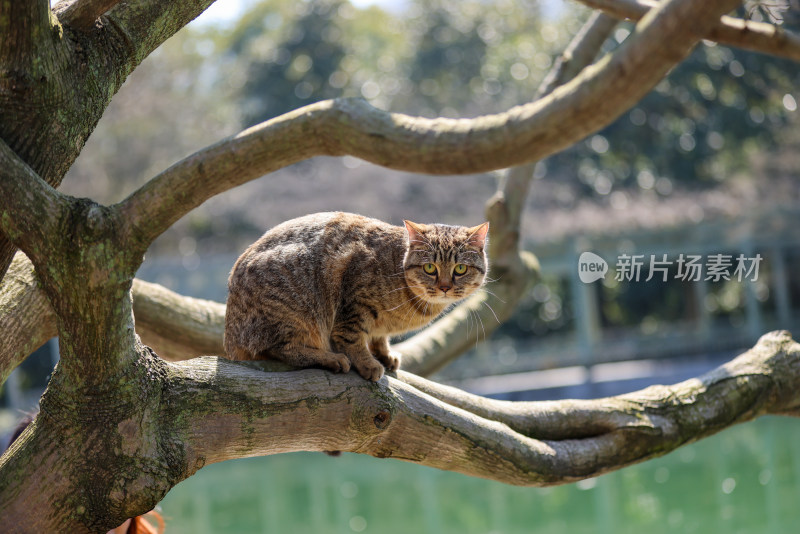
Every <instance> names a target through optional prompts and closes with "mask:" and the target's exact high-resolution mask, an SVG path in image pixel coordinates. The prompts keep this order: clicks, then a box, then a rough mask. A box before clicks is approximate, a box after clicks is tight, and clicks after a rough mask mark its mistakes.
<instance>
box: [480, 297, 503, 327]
mask: <svg viewBox="0 0 800 534" xmlns="http://www.w3.org/2000/svg"><path fill="white" fill-rule="evenodd" d="M481 304H483V305H484V306H486V307H487V308H489V311H490V312H492V315H493V316H494V320H495V321H497V324H500V319H498V318H497V314H496V313H495V312H494V309H493V308H492V307H491V306H489V303H488V302H486V301H485V300H482V301H481Z"/></svg>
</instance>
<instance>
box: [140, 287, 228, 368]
mask: <svg viewBox="0 0 800 534" xmlns="http://www.w3.org/2000/svg"><path fill="white" fill-rule="evenodd" d="M133 314H134V317H135V318H136V333H137V334H139V336H140V337H141V338H142V342H143V343H144V344H145V345H148V346H150V347H153V349H155V351H156V352H157V353H158V355H159V356H161V357H162V358H164V359H165V360H170V361H177V360H188V359H189V358H194V357H196V356H201V355H215V354H220V355H224V354H225V349H224V348H223V346H222V334H223V332H224V331H225V305H224V304H220V303H218V302H213V301H210V300H203V299H196V298H192V297H184V296H183V295H179V294H177V293H174V292H172V291H170V290H169V289H167V288H165V287H163V286H160V285H158V284H151V283H149V282H144V281H142V280H138V279H136V280H134V281H133Z"/></svg>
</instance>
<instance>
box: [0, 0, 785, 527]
mask: <svg viewBox="0 0 800 534" xmlns="http://www.w3.org/2000/svg"><path fill="white" fill-rule="evenodd" d="M588 13H589V12H588V10H587V9H585V8H583V7H582V6H580V5H577V4H575V3H562V2H559V1H555V0H549V1H537V0H517V1H512V0H497V1H493V2H483V1H473V0H466V1H462V2H458V3H455V2H445V1H443V0H425V1H422V0H405V1H400V0H398V1H390V0H387V1H383V2H369V1H365V0H360V1H358V2H348V1H346V0H342V1H339V0H303V1H298V0H292V1H289V0H267V1H255V0H253V1H244V0H240V1H234V0H220V1H219V2H217V3H216V4H214V6H212V8H211V9H210V10H209V11H208V12H207V13H205V14H204V15H203V16H201V17H200V18H199V19H198V20H197V21H195V22H194V23H193V24H191V25H190V26H189V27H187V28H186V29H184V30H183V31H181V32H180V33H179V34H177V35H176V36H175V37H173V38H172V39H170V40H169V41H168V42H167V43H166V44H165V45H164V46H162V47H161V48H160V49H159V50H157V51H156V52H155V53H154V54H152V55H151V56H150V57H149V58H148V59H146V60H145V61H144V62H143V63H142V65H141V66H140V67H139V68H137V69H136V71H135V72H134V73H133V74H132V75H131V76H130V78H129V80H128V81H127V82H126V84H125V86H124V87H123V88H122V89H121V90H120V92H119V93H118V94H117V95H116V96H115V97H114V100H113V101H112V103H111V105H110V106H109V108H108V110H107V111H106V114H105V115H104V118H103V119H102V121H101V122H100V124H99V125H98V127H97V129H96V130H95V132H94V133H93V134H92V136H91V137H90V139H89V141H88V142H87V144H86V147H85V149H84V151H83V153H82V154H81V156H80V158H79V159H78V161H77V162H76V164H75V165H74V167H73V168H72V169H71V170H70V173H69V174H68V176H67V177H66V179H65V180H64V184H63V186H62V190H63V191H65V192H67V193H70V194H73V195H76V196H86V197H91V198H93V199H95V200H97V201H99V202H103V203H114V202H118V201H120V200H121V199H123V198H124V197H125V196H127V195H128V194H130V193H131V192H132V191H134V190H135V189H136V188H137V187H139V186H141V185H142V184H143V183H144V182H146V181H147V180H148V179H150V178H151V177H153V176H154V175H155V174H157V173H158V172H160V171H161V170H163V169H165V168H166V167H168V166H169V165H170V164H172V163H174V162H175V161H177V160H179V159H181V158H182V157H185V156H187V155H189V154H191V153H192V152H194V151H196V150H198V149H201V148H203V147H204V146H206V145H208V144H210V143H213V142H215V141H217V140H219V139H221V138H223V137H225V136H227V135H231V134H234V133H236V132H238V131H240V130H242V129H243V128H246V127H248V126H251V125H254V124H257V123H259V122H262V121H264V120H267V119H269V118H271V117H275V116H277V115H280V114H282V113H284V112H287V111H290V110H292V109H295V108H297V107H300V106H303V105H305V104H309V103H312V102H315V101H318V100H321V99H326V98H335V97H339V96H357V97H362V98H365V99H367V100H369V101H370V102H371V103H372V104H373V105H375V106H376V107H379V108H383V109H387V110H391V111H397V112H402V113H407V114H411V115H421V116H426V117H434V116H446V117H475V116H478V115H481V114H486V113H493V112H498V111H502V110H505V109H508V108H509V107H512V106H514V105H516V104H521V103H524V102H527V101H529V100H530V99H531V98H532V95H534V94H535V92H536V88H537V87H538V85H539V83H540V81H541V80H542V78H543V77H544V75H545V73H546V72H547V71H548V69H549V68H550V67H551V65H552V63H553V61H554V60H555V58H556V57H557V56H558V54H560V53H561V51H562V50H563V49H564V47H565V46H566V44H567V43H568V42H569V40H570V39H571V38H572V36H573V35H574V34H575V32H576V31H577V30H578V29H579V28H580V27H581V25H582V24H583V22H584V21H585V19H586V18H587V16H588ZM740 16H742V17H749V18H751V19H753V20H764V21H767V22H772V23H775V24H781V25H783V26H784V27H787V28H793V29H795V30H797V29H798V26H800V6H799V5H798V2H797V0H792V1H791V2H777V3H770V4H768V5H767V4H764V5H762V4H755V3H754V4H748V5H747V6H746V7H745V8H744V9H743V10H742V11H741V12H740ZM631 30H632V26H631V25H630V24H629V23H620V24H619V25H618V26H617V28H616V30H615V32H614V33H613V34H612V36H611V38H609V39H608V40H607V42H606V43H605V45H604V47H603V48H604V51H612V50H613V49H614V48H615V47H617V46H619V44H620V43H622V42H623V41H624V40H625V38H626V37H627V36H628V35H629V33H630V31H631ZM798 87H800V68H798V64H797V63H793V62H791V61H788V60H781V59H776V58H772V57H768V56H764V55H760V54H756V53H751V52H746V51H742V50H738V49H732V48H726V47H722V46H716V45H713V44H711V43H707V45H706V46H699V47H698V48H697V49H696V50H695V51H694V52H693V53H692V55H691V56H690V57H689V58H688V59H687V60H686V61H684V62H683V63H682V64H680V65H679V66H678V67H677V68H675V69H674V70H673V71H672V72H671V73H670V75H669V76H668V77H667V78H666V79H665V80H664V81H662V82H661V83H660V84H659V85H658V86H657V87H656V88H655V90H653V91H652V92H651V93H650V94H649V95H648V96H647V97H645V98H644V99H643V100H642V101H641V102H639V103H638V104H637V105H636V106H635V107H634V108H632V109H631V110H630V111H628V112H627V113H625V114H624V115H623V116H622V117H620V118H619V119H618V120H617V121H616V122H615V123H613V124H612V125H610V126H609V127H607V128H605V129H604V130H602V131H600V132H598V133H596V134H594V135H591V136H590V137H588V138H587V139H585V140H584V141H582V142H580V143H578V144H577V145H575V146H573V147H572V148H570V149H568V150H566V151H564V152H562V153H560V154H558V155H556V156H553V157H551V158H549V159H547V160H546V161H544V162H541V163H540V164H539V165H538V166H537V168H536V171H535V181H534V182H533V184H532V187H531V191H530V195H529V198H528V199H527V204H526V210H525V214H524V218H523V228H522V241H523V243H522V245H523V247H524V248H525V249H527V250H530V251H532V252H534V253H535V254H536V255H537V256H538V258H539V260H540V262H541V267H542V277H541V279H540V280H538V281H536V283H535V284H532V286H531V288H530V290H529V291H528V293H527V294H526V295H525V299H524V301H523V303H522V304H521V306H520V307H519V309H518V311H517V313H516V314H515V315H514V317H513V318H512V319H511V320H510V321H508V322H507V323H506V324H504V325H503V326H502V327H501V328H500V329H499V330H498V331H497V332H495V333H494V335H492V336H491V337H488V339H487V338H486V336H485V335H484V334H483V333H482V332H481V329H480V328H479V327H477V326H476V328H475V329H474V330H473V333H472V334H471V335H474V336H475V348H474V349H473V350H472V351H470V353H468V354H467V355H465V356H464V357H462V358H461V359H459V360H458V361H457V362H455V363H454V364H452V365H450V366H449V367H447V368H446V369H444V370H442V371H441V372H439V373H438V374H437V375H436V376H434V377H433V379H435V380H439V381H442V382H445V383H450V384H454V385H457V386H459V387H463V388H465V389H467V390H469V391H473V392H476V393H479V394H484V395H491V396H494V397H498V398H505V399H511V400H521V399H526V400H528V399H555V398H565V397H598V396H604V395H612V394H618V393H622V392H625V391H632V390H635V389H639V388H641V387H645V386H647V385H649V384H653V383H671V382H675V381H679V380H683V379H686V378H689V377H692V376H696V375H698V374H700V373H702V372H704V371H706V370H708V369H711V368H713V367H714V366H716V365H718V364H719V363H721V362H723V361H726V360H728V359H730V358H731V357H733V356H734V355H736V354H738V353H739V352H741V351H742V350H743V349H746V348H748V347H750V346H752V344H753V343H754V342H755V341H756V340H757V339H758V337H759V336H760V335H761V334H763V333H765V332H767V331H769V330H774V329H779V328H782V329H788V330H794V331H795V332H797V331H800V329H797V328H794V327H795V325H797V324H798V323H800V276H799V275H798V274H797V273H798V272H799V271H800V225H799V224H798V222H800V208H798V202H797V201H798V199H799V198H800V181H798V180H797V178H798V169H800V128H798V126H800V118H799V117H798V113H797V106H798V99H800V93H799V92H798V90H797V88H798ZM498 176H499V175H498V174H495V173H489V174H480V175H471V176H460V177H440V176H436V177H433V176H424V175H412V174H406V173H399V172H395V171H389V170H386V169H382V168H380V167H376V166H373V165H370V164H368V163H366V162H363V161H360V160H358V159H355V158H352V157H344V158H315V159H313V160H310V161H306V162H302V163H299V164H297V165H293V166H291V167H289V168H286V169H283V170H281V171H279V172H276V173H273V174H271V175H269V176H267V177H264V178H262V179H260V180H257V181H254V182H251V183H249V184H247V185H244V186H241V187H239V188H237V189H235V190H233V191H230V192H228V193H225V194H223V195H221V196H218V197H216V198H213V199H211V200H210V201H208V202H206V203H205V204H204V205H203V206H201V207H199V208H198V209H196V210H195V211H193V212H192V213H190V214H189V215H188V216H186V217H184V218H183V219H182V220H180V221H179V222H178V223H177V224H176V225H175V226H174V227H173V228H171V229H170V230H169V231H168V232H166V233H165V234H164V235H163V236H161V237H160V238H159V239H158V241H157V242H156V243H155V244H154V245H153V247H152V248H151V249H150V251H148V254H147V258H146V261H145V264H144V265H143V267H142V269H141V270H140V272H139V277H140V278H142V279H144V280H148V281H152V282H157V283H160V284H163V285H164V286H166V287H168V288H170V289H173V290H175V291H177V292H179V293H182V294H185V295H191V296H196V297H202V298H207V299H213V300H216V301H220V302H224V300H225V298H226V279H227V274H228V271H229V270H230V267H231V266H232V264H233V262H234V261H235V259H236V257H237V256H238V255H239V254H240V253H241V251H242V250H244V248H246V247H247V246H248V245H249V244H250V243H251V242H253V241H254V240H256V239H257V238H258V237H259V236H260V235H261V234H262V233H263V232H264V231H265V230H266V229H268V228H270V227H271V226H273V225H275V224H277V223H279V222H281V221H284V220H287V219H290V218H293V217H296V216H300V215H304V214H307V213H312V212H317V211H330V210H344V211H352V212H357V213H361V214H364V215H368V216H373V217H378V218H381V219H383V220H386V221H388V222H392V223H395V224H400V223H401V221H402V219H411V220H415V221H419V222H443V223H450V224H469V225H475V224H478V223H480V222H482V221H483V220H485V218H484V213H483V210H484V204H485V203H486V201H487V200H488V199H489V197H490V196H491V195H492V194H493V193H494V191H495V189H496V186H497V180H498ZM586 251H591V252H594V253H596V254H598V255H599V256H601V257H602V258H604V259H605V260H606V261H607V262H608V263H609V266H610V268H611V272H610V273H609V274H608V275H607V276H606V277H605V279H604V280H602V281H598V282H596V283H593V284H584V283H582V282H581V281H580V280H579V278H578V257H579V255H580V254H581V253H582V252H586ZM623 254H627V255H641V256H642V257H643V258H644V267H643V269H642V276H641V278H640V279H639V281H635V280H624V279H623V280H617V278H620V277H619V276H616V275H617V274H619V273H618V271H615V267H616V266H617V264H618V259H619V258H620V257H621V256H622V255H623ZM681 254H683V255H685V256H686V255H698V256H701V257H702V258H703V262H705V260H707V259H708V258H709V257H710V256H712V255H716V254H724V255H729V256H731V257H732V258H733V260H734V261H733V263H734V267H735V259H736V257H737V256H739V255H740V254H741V255H744V256H745V257H747V258H754V257H756V256H757V255H758V256H760V257H761V258H762V261H761V263H760V264H759V271H758V273H757V275H756V276H752V273H751V276H749V277H745V278H746V279H743V280H738V279H737V278H736V277H735V276H731V277H730V279H729V280H725V279H720V280H717V281H714V280H704V279H703V280H699V281H684V280H680V279H679V277H678V274H679V273H678V265H677V259H678V258H679V257H680V255H681ZM663 255H666V259H667V261H668V262H670V266H669V269H668V272H667V274H668V276H667V280H666V281H662V278H661V275H660V274H658V275H657V276H655V277H654V278H653V279H651V280H649V281H646V282H645V279H646V278H647V276H648V274H649V259H650V257H651V256H654V257H655V258H656V259H657V260H661V259H662V258H663ZM731 273H732V270H731ZM703 278H705V271H704V272H703ZM489 289H491V287H489ZM57 357H58V349H57V340H53V341H51V342H50V343H48V344H47V345H46V346H44V347H43V348H42V349H40V350H39V351H38V352H37V353H36V354H35V355H34V356H32V357H30V358H28V360H26V361H25V362H24V363H23V364H22V365H21V366H20V367H19V368H18V369H17V370H16V371H15V372H14V373H13V374H12V376H11V378H10V379H9V380H8V382H7V383H6V384H5V385H4V386H3V389H2V394H0V404H1V405H2V407H3V409H2V411H0V429H2V431H5V432H7V431H8V429H9V428H10V427H11V426H13V423H14V420H15V419H16V418H18V417H19V414H20V411H21V410H29V409H32V408H33V407H35V405H36V402H37V401H38V397H39V396H40V394H41V392H42V390H43V388H44V387H45V386H46V383H47V378H48V375H49V373H50V372H51V370H52V367H53V365H54V363H55V361H56V360H57ZM798 438H800V427H798V425H797V424H796V422H795V421H792V420H782V419H773V418H767V419H763V420H759V421H757V422H755V423H753V424H748V425H745V426H742V427H738V428H734V429H731V430H728V431H726V432H724V433H722V434H721V435H719V436H716V437H713V438H711V439H708V440H705V441H703V442H701V443H698V444H696V445H691V446H689V447H686V448H683V449H681V450H679V451H677V452H675V453H673V454H670V455H668V456H667V457H665V458H662V459H659V460H657V461H654V462H649V463H647V464H643V465H641V466H634V467H632V468H628V469H625V470H623V471H621V472H617V473H612V474H610V475H606V476H603V477H600V478H598V479H593V480H590V481H585V482H582V483H579V484H574V485H570V486H565V487H558V488H552V489H547V490H535V489H524V488H512V487H508V486H503V485H501V484H497V483H493V482H487V481H482V480H477V479H471V478H468V477H465V476H462V475H457V474H453V473H442V472H437V471H433V470H430V469H427V468H421V467H418V466H414V465H411V464H404V463H400V462H395V461H380V460H376V459H373V458H368V457H362V456H357V455H348V454H346V455H344V456H343V457H341V458H328V457H327V456H324V455H321V454H296V455H281V456H277V457H271V458H256V459H248V460H242V461H235V462H225V463H223V464H219V465H212V466H209V467H206V468H204V469H203V470H202V471H201V472H200V473H198V474H197V475H195V476H194V477H192V478H191V479H189V480H187V481H185V482H184V483H182V484H180V485H179V486H177V487H176V488H175V489H173V491H172V492H170V494H169V495H168V496H167V498H166V499H165V501H164V503H163V510H162V511H163V514H164V515H165V517H166V519H167V522H168V532H175V533H178V532H194V533H203V532H243V533H245V532H362V531H363V532H409V531H411V530H413V531H417V532H498V533H501V532H530V531H532V530H536V531H537V532H538V531H541V532H567V533H574V532H641V531H642V530H643V529H645V528H647V529H649V530H650V531H654V532H662V531H663V532H674V531H678V532H705V531H712V532H717V531H720V532H721V531H723V530H724V531H726V532H794V531H795V530H792V529H791V528H790V526H791V525H793V524H797V521H798V520H800V510H799V509H798V507H797V506H796V502H797V498H798V496H800V453H798V452H797V447H795V446H794V445H795V444H796V443H797V442H798Z"/></svg>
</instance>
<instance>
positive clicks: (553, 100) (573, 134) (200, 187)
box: [116, 0, 738, 249]
mask: <svg viewBox="0 0 800 534" xmlns="http://www.w3.org/2000/svg"><path fill="white" fill-rule="evenodd" d="M737 4H738V2H736V1H734V0H713V1H706V2H693V1H692V0H670V1H667V2H664V3H663V4H660V5H659V8H658V9H656V10H653V11H652V12H651V13H650V14H649V15H648V16H647V17H645V18H644V19H643V20H642V21H641V23H640V24H639V25H638V26H637V30H636V31H635V32H634V34H633V35H632V36H631V37H630V38H629V39H627V40H626V42H625V43H624V44H623V45H622V46H621V47H620V48H619V49H618V50H617V51H616V52H615V53H614V54H613V55H610V56H606V57H605V58H603V59H602V60H601V61H599V62H598V63H597V64H596V65H593V66H591V67H588V68H586V69H584V71H583V72H581V74H580V75H579V76H578V77H576V78H575V79H574V80H572V81H571V82H570V83H567V84H565V85H563V86H561V87H558V88H557V89H556V90H555V91H553V93H551V94H550V95H549V96H547V97H545V98H542V99H540V100H538V101H536V102H532V103H529V104H526V105H523V106H518V107H515V108H512V109H511V110H509V111H507V112H505V113H499V114H497V115H489V116H485V117H479V118H476V119H471V120H463V119H462V120H453V119H441V118H440V119H433V120H431V119H423V118H417V117H409V116H407V115H401V114H397V113H387V112H383V111H380V110H377V109H375V108H373V107H372V106H370V105H369V104H367V103H366V102H364V101H361V100H349V99H343V100H333V101H324V102H319V103H316V104H312V105H310V106H306V107H304V108H301V109H299V110H296V111H293V112H290V113H287V114H286V115H282V116H280V117H277V118H275V119H272V120H270V121H267V122H265V123H263V124H261V125H259V126H256V127H254V128H250V129H248V130H245V131H244V132H242V133H240V134H239V135H237V136H234V137H232V138H230V139H227V140H224V141H221V142H220V143H217V144H216V145H213V146H211V147H208V148H206V149H204V150H201V151H200V152H197V153H195V154H194V155H192V156H189V157H188V158H186V159H184V160H183V161H180V162H178V163H176V164H175V165H173V166H172V167H170V168H169V169H167V170H166V171H164V172H163V173H161V174H160V175H159V176H157V177H155V178H154V179H152V180H151V181H150V182H148V183H147V184H145V185H144V186H143V187H142V188H140V189H139V190H137V191H136V192H134V193H133V194H132V195H131V196H130V197H128V198H127V199H125V200H124V201H123V202H121V203H120V204H118V205H117V206H116V207H117V209H119V210H120V211H121V212H122V214H123V217H124V218H125V219H127V221H128V223H129V227H128V229H127V232H128V234H129V237H130V238H131V240H132V241H134V242H137V243H138V244H139V246H140V248H141V249H145V248H146V247H147V245H149V243H151V242H152V241H153V239H155V238H156V237H157V236H158V235H159V234H161V232H163V231H164V230H166V229H167V228H168V227H169V226H170V225H172V224H173V223H174V222H175V221H176V220H177V219H179V218H180V217H182V216H183V215H184V214H185V213H187V212H188V211H190V210H191V209H193V208H195V207H196V206H198V205H200V204H201V203H203V202H204V201H205V200H207V199H208V198H210V197H212V196H214V195H216V194H218V193H221V192H223V191H225V190H227V189H230V188H232V187H235V186H237V185H241V184H243V183H245V182H248V181H250V180H253V179H255V178H257V177H259V176H262V175H264V174H266V173H269V172H272V171H275V170H277V169H279V168H282V167H284V166H286V165H289V164H291V163H294V162H297V161H300V160H303V159H307V158H309V157H312V156H316V155H334V156H341V155H345V154H350V155H353V156H356V157H359V158H362V159H365V160H368V161H371V162H373V163H376V164H378V165H382V166H384V167H389V168H393V169H400V170H407V171H415V172H426V173H439V174H459V173H467V172H479V171H484V170H491V169H499V168H504V167H510V166H515V165H521V164H524V163H527V162H531V161H536V160H539V159H542V158H543V157H545V156H547V155H550V154H553V153H555V152H557V151H559V150H561V149H563V148H565V147H567V146H569V145H571V144H572V143H574V142H575V141H577V140H579V139H581V138H582V137H585V136H586V135H588V134H590V133H591V132H594V131H596V130H597V129H599V128H601V127H603V126H605V125H607V124H609V123H610V122H612V121H613V120H614V119H615V118H617V117H618V116H619V115H620V114H622V113H623V112H624V111H625V110H627V109H628V108H630V107H631V106H632V105H633V104H634V103H635V102H636V101H638V100H639V99H640V98H641V97H643V96H644V95H645V94H646V93H647V92H648V91H649V90H650V89H651V88H652V87H653V86H655V84H656V83H658V82H659V81H660V80H661V79H662V77H663V76H664V75H665V74H666V73H667V72H668V71H669V69H671V68H672V67H673V66H674V65H675V64H676V63H677V62H678V61H680V60H681V59H683V58H684V57H685V56H686V55H687V54H688V52H689V50H690V49H691V48H692V46H694V44H695V43H696V42H697V40H698V39H700V37H702V36H703V35H705V34H706V33H707V31H708V28H709V27H710V26H711V25H713V24H714V22H715V21H716V20H718V19H719V17H720V15H721V14H723V13H724V12H726V11H728V10H730V9H732V8H733V7H735V6H736V5H737Z"/></svg>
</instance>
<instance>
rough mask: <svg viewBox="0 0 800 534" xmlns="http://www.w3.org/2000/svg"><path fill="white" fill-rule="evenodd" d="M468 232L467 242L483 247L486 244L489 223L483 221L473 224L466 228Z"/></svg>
mask: <svg viewBox="0 0 800 534" xmlns="http://www.w3.org/2000/svg"><path fill="white" fill-rule="evenodd" d="M467 231H468V232H469V238H468V239H467V242H468V243H469V244H470V245H472V246H474V247H477V248H483V247H484V246H486V235H487V234H488V233H489V223H488V222H485V223H483V224H479V225H478V226H473V227H472V228H469V229H468V230H467Z"/></svg>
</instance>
